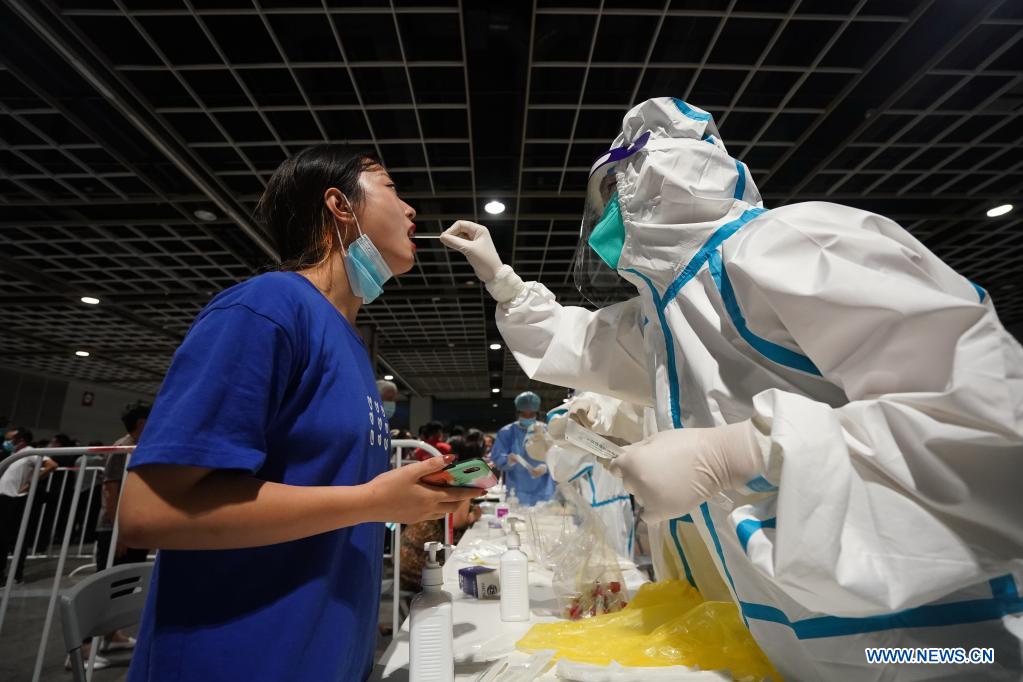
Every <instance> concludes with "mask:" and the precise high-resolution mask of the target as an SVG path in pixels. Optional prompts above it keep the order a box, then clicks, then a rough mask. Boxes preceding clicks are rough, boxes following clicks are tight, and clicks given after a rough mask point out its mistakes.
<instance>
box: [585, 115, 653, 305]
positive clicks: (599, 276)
mask: <svg viewBox="0 0 1023 682" xmlns="http://www.w3.org/2000/svg"><path fill="white" fill-rule="evenodd" d="M649 139H650V133H649V132H646V133H643V135H641V136H640V137H639V138H638V139H637V140H636V141H635V142H634V143H633V144H631V145H625V146H622V147H615V148H613V149H610V150H608V151H607V152H605V153H604V154H601V156H600V157H599V158H598V159H597V160H596V161H595V162H594V163H593V166H592V167H591V168H590V178H589V181H588V182H587V184H586V203H585V206H584V207H583V219H582V225H581V226H580V228H579V243H578V245H577V246H576V250H575V256H574V257H573V277H574V279H575V285H576V288H577V289H578V290H579V293H580V294H582V296H583V298H585V299H586V300H587V301H589V302H590V303H592V304H593V305H595V306H598V307H602V306H606V305H609V304H611V303H615V302H617V301H622V300H625V299H627V298H629V297H631V296H634V295H635V293H636V292H635V288H634V287H632V286H631V285H630V284H629V283H628V282H626V281H625V280H623V279H622V278H621V277H620V276H619V275H618V272H617V267H618V260H619V258H620V257H621V254H622V248H623V246H624V243H625V223H624V221H623V219H622V214H621V208H620V206H619V203H618V171H619V169H620V167H621V165H622V164H623V163H624V162H625V161H626V159H628V158H629V157H630V156H632V155H633V154H635V153H636V152H638V151H640V150H641V149H642V148H643V147H644V146H645V145H646V143H647V140H649Z"/></svg>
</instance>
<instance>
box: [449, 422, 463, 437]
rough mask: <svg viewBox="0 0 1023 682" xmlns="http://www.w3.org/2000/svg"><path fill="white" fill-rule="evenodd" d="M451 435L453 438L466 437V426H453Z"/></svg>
mask: <svg viewBox="0 0 1023 682" xmlns="http://www.w3.org/2000/svg"><path fill="white" fill-rule="evenodd" d="M451 435H452V436H464V435H465V427H464V426H458V425H457V424H456V425H454V426H452V427H451Z"/></svg>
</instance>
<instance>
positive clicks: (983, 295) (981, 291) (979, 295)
mask: <svg viewBox="0 0 1023 682" xmlns="http://www.w3.org/2000/svg"><path fill="white" fill-rule="evenodd" d="M966 281H967V282H969V283H970V286H972V287H973V288H974V289H975V290H976V291H977V298H979V299H980V302H981V303H983V302H984V299H985V298H987V292H986V291H984V287H982V286H980V285H979V284H977V283H976V282H974V281H973V280H971V279H968V280H966Z"/></svg>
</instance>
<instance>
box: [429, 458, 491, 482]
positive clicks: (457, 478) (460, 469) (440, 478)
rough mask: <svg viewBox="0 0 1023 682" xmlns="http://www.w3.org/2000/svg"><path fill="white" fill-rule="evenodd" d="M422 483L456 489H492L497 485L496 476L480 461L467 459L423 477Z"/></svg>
mask: <svg viewBox="0 0 1023 682" xmlns="http://www.w3.org/2000/svg"><path fill="white" fill-rule="evenodd" d="M420 480H422V481H423V482H424V483H429V484H430V485H448V486H455V487H458V488H482V489H484V490H485V489H487V488H492V487H494V486H495V485H497V476H496V475H494V472H493V471H492V470H491V469H490V467H489V466H488V465H487V463H486V462H484V461H483V460H482V459H467V460H466V461H464V462H455V463H454V464H449V465H447V466H446V467H444V468H443V469H441V470H440V471H437V472H434V473H432V474H429V475H428V476H423V478H422V479H420Z"/></svg>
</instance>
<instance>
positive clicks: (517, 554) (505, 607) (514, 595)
mask: <svg viewBox="0 0 1023 682" xmlns="http://www.w3.org/2000/svg"><path fill="white" fill-rule="evenodd" d="M507 542H508V551H506V552H505V553H504V554H502V555H501V571H500V573H501V575H500V578H501V620H503V621H505V622H521V621H528V620H529V559H528V558H527V557H526V555H525V553H524V552H523V551H522V550H521V549H519V545H520V544H521V543H520V541H519V534H518V533H517V532H516V531H515V527H514V524H513V525H512V531H511V532H510V533H508V538H507Z"/></svg>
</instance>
